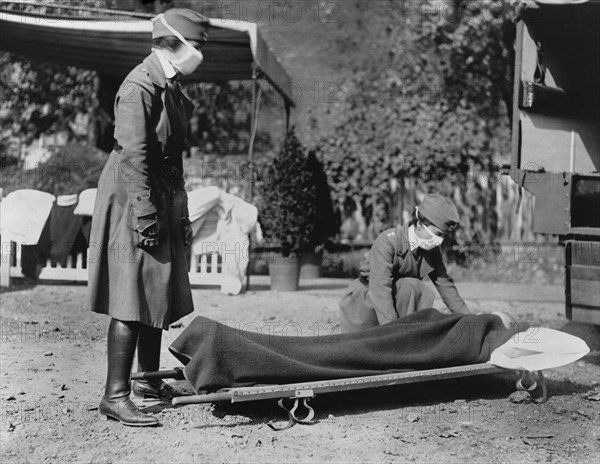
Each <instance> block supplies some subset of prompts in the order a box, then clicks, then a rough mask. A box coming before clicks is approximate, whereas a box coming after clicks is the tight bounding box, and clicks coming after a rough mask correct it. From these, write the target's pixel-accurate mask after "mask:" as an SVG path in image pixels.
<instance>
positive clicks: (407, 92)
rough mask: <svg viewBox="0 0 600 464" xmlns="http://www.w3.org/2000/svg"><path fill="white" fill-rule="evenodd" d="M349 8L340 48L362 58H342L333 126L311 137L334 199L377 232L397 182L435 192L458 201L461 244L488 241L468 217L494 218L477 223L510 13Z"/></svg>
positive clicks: (488, 197) (396, 5)
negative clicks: (348, 34) (348, 32)
mask: <svg viewBox="0 0 600 464" xmlns="http://www.w3.org/2000/svg"><path fill="white" fill-rule="evenodd" d="M407 5H409V6H410V8H411V9H407ZM355 7H356V8H357V9H358V10H360V14H358V15H356V17H357V18H359V19H358V20H357V24H356V29H355V30H356V33H355V34H354V36H353V37H352V39H351V41H349V42H348V43H342V44H340V47H341V49H342V51H343V49H344V47H346V48H347V49H348V50H350V49H352V48H354V47H360V46H362V47H367V48H368V49H369V53H368V54H366V56H365V57H364V58H363V59H362V60H360V61H354V62H346V63H344V62H342V63H341V66H343V67H345V68H351V69H352V73H351V74H350V75H349V77H348V78H347V79H345V81H344V83H343V85H342V92H341V94H340V103H339V104H338V105H336V106H335V107H333V108H332V109H331V110H330V112H331V113H332V114H335V115H338V117H339V122H338V124H337V125H336V127H335V129H334V131H333V132H332V133H331V134H328V135H326V136H325V137H323V138H322V139H321V141H320V144H319V148H320V150H321V151H322V153H323V156H324V159H325V163H326V169H327V173H328V176H329V179H330V182H331V185H332V188H333V193H334V197H335V199H336V200H337V202H338V204H340V205H343V206H344V205H345V206H347V205H350V207H353V205H354V204H356V203H358V204H359V205H360V206H361V207H362V210H363V213H364V215H365V216H366V219H367V221H368V222H372V223H380V224H382V227H384V226H389V225H391V224H390V218H391V217H392V216H393V215H392V208H393V207H394V205H395V201H394V198H395V196H396V195H398V192H397V190H396V185H398V184H399V185H410V186H411V187H412V188H416V189H418V190H419V191H420V192H423V193H425V192H427V191H436V192H439V193H442V194H446V195H448V196H451V197H452V198H454V200H455V202H457V203H458V206H459V209H461V213H462V216H463V218H464V221H463V224H468V227H465V228H463V229H462V231H461V232H460V233H461V234H462V235H463V237H462V238H463V239H468V240H475V241H480V240H486V239H489V238H490V237H491V235H493V227H484V228H482V227H481V226H479V227H478V226H476V224H482V223H486V224H488V223H491V224H493V222H494V221H493V218H492V220H491V221H487V222H486V221H483V218H482V216H485V215H486V214H487V213H489V212H490V211H491V210H490V208H488V207H489V206H490V203H491V202H493V198H492V194H491V192H490V191H489V189H486V184H489V182H490V180H493V179H494V178H497V177H496V176H497V168H498V166H499V165H500V164H501V163H502V162H504V161H505V160H506V159H507V153H508V150H509V135H510V133H509V124H508V122H509V118H508V117H507V115H508V114H509V112H510V107H509V106H508V105H509V104H510V98H511V96H510V95H511V93H510V92H511V76H512V71H511V65H510V63H511V52H510V50H511V48H512V41H511V40H512V34H514V26H513V25H512V23H511V22H510V19H511V10H510V8H508V7H507V6H506V5H505V4H504V3H503V2H500V1H493V0H483V1H480V2H462V1H455V2H440V1H426V2H393V1H383V2H381V1H380V2H373V3H370V4H369V6H368V7H367V6H365V5H364V4H361V3H360V2H358V3H356V6H355ZM509 44H510V46H509ZM353 58H356V55H353ZM477 173H481V177H478V176H477ZM407 181H410V182H407ZM472 226H474V227H472ZM376 232H377V231H375V233H376Z"/></svg>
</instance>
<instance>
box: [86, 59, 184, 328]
mask: <svg viewBox="0 0 600 464" xmlns="http://www.w3.org/2000/svg"><path fill="white" fill-rule="evenodd" d="M192 109H193V105H192V103H191V102H190V101H189V100H188V99H187V98H186V97H185V96H184V95H183V94H182V93H181V92H180V91H179V87H178V84H177V83H175V84H171V83H169V82H168V81H167V79H166V77H165V74H164V71H163V69H162V67H161V64H160V61H159V60H158V57H157V55H156V54H155V53H151V54H150V55H149V56H148V57H147V58H146V59H145V60H144V61H143V62H142V63H141V64H140V65H138V66H137V67H136V68H135V69H133V71H131V72H130V73H129V75H128V76H127V77H126V78H125V80H124V81H123V83H122V84H121V87H120V88H119V91H118V94H117V97H116V100H115V149H114V150H113V151H112V153H111V154H110V157H109V159H108V162H107V163H106V166H105V167H104V169H103V171H102V174H101V176H100V180H99V183H98V193H97V197H96V203H95V207H94V216H93V220H92V231H91V235H90V248H89V251H88V262H89V281H88V282H89V283H88V286H89V295H90V303H91V309H92V311H95V312H97V313H103V314H108V315H110V316H112V317H114V318H116V319H119V320H123V321H139V322H141V323H143V324H146V325H149V326H152V327H157V328H161V329H168V328H169V324H171V323H173V322H175V321H176V320H178V319H180V318H181V317H183V316H185V315H186V314H189V313H191V312H192V311H193V303H192V295H191V291H190V284H189V279H188V266H187V262H186V252H185V248H184V245H183V238H182V234H181V219H182V218H186V217H187V216H188V213H187V195H186V193H185V188H184V181H183V170H182V160H181V153H182V150H183V147H184V140H185V137H186V135H187V127H188V121H189V117H190V115H191V112H192ZM152 214H156V215H157V217H158V223H159V225H160V228H161V231H160V236H159V240H160V242H159V245H158V246H157V247H154V248H144V249H143V248H141V247H139V246H138V245H139V241H140V235H139V232H138V231H137V229H136V228H137V226H138V218H139V217H142V216H147V215H152Z"/></svg>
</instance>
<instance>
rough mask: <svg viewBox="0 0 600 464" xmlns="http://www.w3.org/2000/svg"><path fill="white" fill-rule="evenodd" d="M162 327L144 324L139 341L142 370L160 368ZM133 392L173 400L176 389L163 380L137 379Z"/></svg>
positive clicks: (138, 352)
mask: <svg viewBox="0 0 600 464" xmlns="http://www.w3.org/2000/svg"><path fill="white" fill-rule="evenodd" d="M161 341H162V329H157V328H155V327H150V326H147V325H142V326H141V327H140V334H139V337H138V342H137V356H138V369H139V371H140V372H149V371H157V370H158V369H159V368H160V346H161ZM132 388H133V393H134V394H135V395H136V396H137V397H142V398H158V399H161V400H168V401H170V400H172V399H173V397H174V396H175V393H176V392H175V390H173V388H172V387H171V386H169V385H168V384H166V383H165V382H163V381H162V380H160V379H159V380H135V381H133V382H132Z"/></svg>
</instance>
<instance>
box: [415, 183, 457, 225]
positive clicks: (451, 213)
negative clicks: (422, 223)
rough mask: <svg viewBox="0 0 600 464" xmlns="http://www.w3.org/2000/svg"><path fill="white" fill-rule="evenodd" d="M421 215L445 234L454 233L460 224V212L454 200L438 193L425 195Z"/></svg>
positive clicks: (420, 207)
mask: <svg viewBox="0 0 600 464" xmlns="http://www.w3.org/2000/svg"><path fill="white" fill-rule="evenodd" d="M419 214H421V215H422V216H423V217H425V218H426V219H428V220H429V221H430V222H431V223H432V224H433V225H434V226H436V227H437V228H438V229H440V230H441V231H442V232H443V233H445V234H446V233H448V232H451V231H453V230H454V229H455V228H456V227H457V226H458V223H459V222H460V218H459V216H458V210H457V209H456V206H455V205H454V203H453V202H452V200H450V199H449V198H446V197H444V196H442V195H438V194H436V193H433V194H429V195H425V198H424V199H423V201H422V202H421V204H420V205H419Z"/></svg>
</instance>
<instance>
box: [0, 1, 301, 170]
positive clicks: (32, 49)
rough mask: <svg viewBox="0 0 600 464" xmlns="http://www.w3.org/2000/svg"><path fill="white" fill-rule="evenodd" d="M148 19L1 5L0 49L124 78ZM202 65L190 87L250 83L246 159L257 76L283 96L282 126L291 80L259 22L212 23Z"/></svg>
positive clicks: (143, 45)
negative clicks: (200, 83) (249, 116)
mask: <svg viewBox="0 0 600 464" xmlns="http://www.w3.org/2000/svg"><path fill="white" fill-rule="evenodd" d="M153 16H154V15H150V14H145V13H134V12H129V11H118V10H105V9H98V8H85V7H76V6H69V5H55V4H49V3H37V2H27V1H21V2H19V1H2V0H0V49H2V50H6V51H9V52H13V53H18V54H22V55H25V56H27V57H29V58H33V59H39V60H43V61H51V62H56V63H60V64H65V65H70V66H76V67H80V68H85V69H93V70H96V71H98V72H99V73H101V74H104V75H109V76H115V77H125V75H127V73H128V72H129V71H130V70H131V69H133V68H134V67H135V66H136V65H137V64H139V63H140V62H141V61H142V60H143V59H144V58H145V57H146V56H147V55H148V53H150V48H151V44H152V41H151V33H152V23H151V21H150V19H151V18H152V17H153ZM210 23H211V26H212V28H211V31H210V40H209V41H208V43H207V44H206V45H205V47H204V48H203V50H202V52H203V54H204V56H205V61H204V62H203V63H202V65H201V66H200V67H199V68H198V70H197V71H196V72H195V73H194V74H192V75H191V76H189V77H188V78H186V80H188V81H192V82H216V81H230V80H253V81H254V86H253V90H254V97H253V106H252V128H251V138H250V146H249V148H248V152H249V158H250V161H251V162H252V161H253V141H254V138H255V135H256V127H257V124H256V121H257V118H258V111H259V107H260V95H261V89H262V88H261V87H260V86H259V85H258V84H257V82H258V80H259V79H265V80H267V81H268V82H269V83H270V84H271V85H272V86H273V88H275V90H276V91H277V92H278V93H279V94H280V95H281V96H282V98H283V101H284V104H285V109H286V127H288V125H289V114H290V108H291V107H292V106H294V102H293V97H292V96H291V92H292V90H293V89H292V83H291V80H290V78H289V76H288V75H287V73H286V71H285V70H284V68H283V67H282V65H281V63H279V61H278V60H277V58H276V57H275V55H274V54H273V52H272V50H271V49H270V48H269V47H268V45H267V43H266V42H265V40H264V39H263V38H262V36H261V33H260V31H259V28H258V25H257V24H255V23H249V22H245V21H237V20H230V19H229V20H228V19H214V18H213V19H210Z"/></svg>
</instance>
